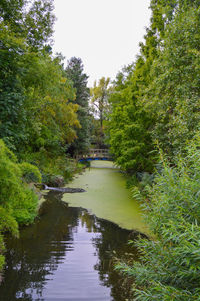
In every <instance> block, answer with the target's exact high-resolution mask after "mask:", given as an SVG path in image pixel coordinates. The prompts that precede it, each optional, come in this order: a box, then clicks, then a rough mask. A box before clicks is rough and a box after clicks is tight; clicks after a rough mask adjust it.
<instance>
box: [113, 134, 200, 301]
mask: <svg viewBox="0 0 200 301" xmlns="http://www.w3.org/2000/svg"><path fill="white" fill-rule="evenodd" d="M199 183H200V138H197V139H196V141H195V143H193V144H192V145H191V146H190V147H189V148H188V149H187V157H186V158H184V159H182V158H178V159H177V161H176V167H174V168H171V167H170V166H169V165H168V164H167V163H163V172H162V173H161V174H158V175H157V176H156V178H155V184H154V185H153V188H152V189H151V194H150V195H149V198H150V202H149V201H148V202H146V203H145V205H144V207H145V210H146V212H147V213H146V218H147V222H148V224H149V226H150V229H151V231H152V234H153V235H154V237H156V238H155V239H154V240H147V239H140V240H139V241H138V242H137V243H136V245H137V247H138V249H139V251H140V253H141V255H142V256H141V262H137V263H133V265H132V266H130V265H128V264H126V263H120V264H118V266H117V268H118V269H120V270H121V271H122V272H123V273H125V274H126V275H129V276H131V277H132V278H133V279H134V282H135V286H134V290H135V293H136V298H135V300H145V301H146V300H149V301H150V300H151V301H152V300H156V301H157V300H177V301H178V300H181V301H182V300H187V301H190V300H200V298H199V296H200V286H199V284H200V226H199V225H200V186H199Z"/></svg>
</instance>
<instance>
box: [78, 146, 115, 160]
mask: <svg viewBox="0 0 200 301" xmlns="http://www.w3.org/2000/svg"><path fill="white" fill-rule="evenodd" d="M75 159H76V160H77V161H82V160H83V161H84V160H86V161H87V160H112V157H111V155H110V153H109V150H108V149H98V148H91V149H90V150H89V152H88V153H82V154H81V153H79V154H77V155H76V156H75Z"/></svg>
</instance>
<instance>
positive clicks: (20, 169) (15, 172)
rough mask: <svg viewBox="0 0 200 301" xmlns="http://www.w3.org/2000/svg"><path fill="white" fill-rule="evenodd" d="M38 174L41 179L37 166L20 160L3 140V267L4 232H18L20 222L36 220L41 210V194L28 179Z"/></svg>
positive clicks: (0, 220) (0, 218)
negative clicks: (36, 191) (19, 162)
mask: <svg viewBox="0 0 200 301" xmlns="http://www.w3.org/2000/svg"><path fill="white" fill-rule="evenodd" d="M31 177H32V178H34V179H37V180H38V181H40V180H41V175H40V173H39V171H38V169H37V168H36V167H35V166H32V165H31V164H28V163H21V164H18V163H17V159H16V157H15V155H14V154H13V153H12V152H11V151H10V150H9V149H8V148H7V147H6V146H5V144H4V142H3V141H2V140H0V192H1V193H0V270H1V269H2V265H3V264H4V257H3V254H2V253H3V251H4V244H3V236H2V233H4V232H5V231H9V232H11V233H12V234H13V235H15V236H16V235H18V224H29V223H31V222H33V220H34V218H35V216H36V214H37V203H38V198H37V195H36V194H35V193H34V192H33V191H32V190H30V189H29V188H28V186H27V184H26V183H25V182H24V181H23V179H25V180H26V182H28V181H29V180H30V179H31Z"/></svg>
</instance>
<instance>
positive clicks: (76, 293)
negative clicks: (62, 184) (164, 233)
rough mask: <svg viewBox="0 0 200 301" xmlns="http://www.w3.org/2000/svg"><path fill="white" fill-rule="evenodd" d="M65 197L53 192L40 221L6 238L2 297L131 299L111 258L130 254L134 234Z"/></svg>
mask: <svg viewBox="0 0 200 301" xmlns="http://www.w3.org/2000/svg"><path fill="white" fill-rule="evenodd" d="M61 197H62V195H61V194H59V193H56V192H49V194H48V195H47V201H46V202H45V203H43V205H42V207H41V215H40V218H38V219H37V221H36V222H35V224H34V225H32V226H30V227H26V228H23V229H22V230H21V236H20V239H14V238H11V237H8V238H7V248H8V250H9V251H8V253H7V267H6V269H5V273H4V281H3V283H2V284H1V286H0V300H1V301H13V300H27V301H31V300H38V301H43V300H44V301H45V300H52V301H57V300H62V301H64V300H66V301H67V300H70V301H72V300H73V301H81V300H88V301H89V300H93V301H95V300H98V301H100V300H105V301H107V300H115V301H125V300H126V299H127V300H130V298H129V297H130V295H129V291H127V288H125V287H124V286H123V285H122V284H123V279H122V277H120V276H119V275H118V274H117V273H116V272H115V271H114V269H113V266H112V257H113V251H115V252H116V253H115V254H116V256H117V257H119V258H122V257H123V256H124V254H125V253H126V252H129V250H128V249H127V248H128V246H127V244H126V243H127V240H128V239H129V238H130V235H131V232H130V231H127V230H122V229H121V228H119V227H118V226H117V225H115V224H113V223H110V222H107V221H104V220H100V219H97V218H96V217H95V216H93V215H90V214H88V212H87V211H86V210H83V209H80V208H72V207H68V205H67V204H66V203H63V202H61V201H60V199H61ZM131 252H133V249H131ZM135 256H136V255H135ZM135 259H136V258H135Z"/></svg>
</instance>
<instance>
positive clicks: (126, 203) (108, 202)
mask: <svg viewBox="0 0 200 301" xmlns="http://www.w3.org/2000/svg"><path fill="white" fill-rule="evenodd" d="M66 187H78V188H83V189H85V190H86V192H84V193H74V194H69V193H65V194H64V195H63V198H62V200H63V201H65V202H67V203H68V204H69V206H71V207H82V208H85V209H87V210H88V211H89V212H91V213H92V214H95V215H96V216H97V217H99V218H102V219H105V220H108V221H111V222H114V223H116V224H118V225H119V226H120V227H121V228H124V229H127V230H136V231H139V232H142V233H146V234H147V233H148V230H147V227H146V225H145V223H144V221H143V218H142V212H141V209H140V206H139V204H138V202H137V201H136V200H134V199H133V198H132V197H131V192H130V190H128V189H127V188H126V180H125V178H124V176H123V175H122V174H121V173H120V171H119V170H118V169H117V168H114V164H113V162H110V161H93V162H92V164H91V168H90V169H87V170H86V171H85V172H84V173H83V174H82V175H79V176H77V177H76V178H75V179H74V181H73V182H72V183H70V184H68V185H67V186H66Z"/></svg>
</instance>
